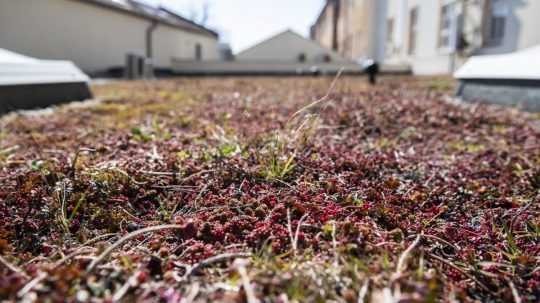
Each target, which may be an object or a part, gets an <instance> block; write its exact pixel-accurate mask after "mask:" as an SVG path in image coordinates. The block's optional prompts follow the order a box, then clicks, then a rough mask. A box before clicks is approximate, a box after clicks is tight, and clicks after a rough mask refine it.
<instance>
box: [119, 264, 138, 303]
mask: <svg viewBox="0 0 540 303" xmlns="http://www.w3.org/2000/svg"><path fill="white" fill-rule="evenodd" d="M140 274H141V272H140V271H136V272H135V273H134V274H133V275H131V277H129V279H127V281H126V283H124V285H122V287H120V289H118V291H117V292H116V293H115V294H114V295H113V297H112V301H113V302H118V301H120V300H122V298H123V297H124V296H125V295H126V293H127V292H128V291H129V290H130V289H131V288H132V287H135V286H137V277H139V275H140Z"/></svg>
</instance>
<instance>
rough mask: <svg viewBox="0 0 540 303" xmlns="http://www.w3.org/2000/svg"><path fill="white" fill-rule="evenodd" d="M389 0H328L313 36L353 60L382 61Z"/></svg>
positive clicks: (312, 29)
mask: <svg viewBox="0 0 540 303" xmlns="http://www.w3.org/2000/svg"><path fill="white" fill-rule="evenodd" d="M386 11H387V0H327V2H326V5H325V6H324V8H323V10H322V11H321V14H320V15H319V17H318V19H317V20H316V22H315V24H314V25H313V26H312V28H311V38H312V39H313V40H315V41H317V42H319V43H320V44H321V45H323V46H325V47H328V48H331V49H333V50H335V51H337V52H338V53H339V54H341V55H343V56H345V57H347V58H349V59H353V60H358V61H361V60H364V59H375V60H376V61H382V60H383V59H384V54H385V37H386V26H387V24H386Z"/></svg>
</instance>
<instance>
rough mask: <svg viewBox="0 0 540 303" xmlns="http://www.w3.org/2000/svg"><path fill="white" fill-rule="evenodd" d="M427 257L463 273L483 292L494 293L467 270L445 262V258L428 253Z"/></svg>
mask: <svg viewBox="0 0 540 303" xmlns="http://www.w3.org/2000/svg"><path fill="white" fill-rule="evenodd" d="M427 255H428V256H429V257H430V258H432V259H435V260H437V261H439V262H441V263H443V264H445V265H447V266H450V267H452V268H453V269H455V270H457V271H459V272H461V273H462V274H464V275H465V276H467V277H468V278H469V279H471V280H473V281H474V282H475V283H476V284H478V286H480V287H481V288H482V289H483V290H485V291H487V292H489V293H492V294H493V292H492V291H491V289H489V287H487V286H486V285H485V284H484V283H482V282H480V280H478V279H477V278H476V277H475V276H473V275H471V274H470V273H468V272H467V271H466V270H464V269H462V268H460V267H459V266H457V265H455V264H454V263H452V262H450V261H448V260H445V259H443V258H441V257H439V256H437V255H434V254H432V253H428V254H427Z"/></svg>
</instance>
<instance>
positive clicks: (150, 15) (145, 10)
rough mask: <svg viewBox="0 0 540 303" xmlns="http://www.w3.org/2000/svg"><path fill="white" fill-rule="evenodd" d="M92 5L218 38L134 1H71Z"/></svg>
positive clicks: (164, 10) (173, 15)
mask: <svg viewBox="0 0 540 303" xmlns="http://www.w3.org/2000/svg"><path fill="white" fill-rule="evenodd" d="M73 1H78V2H83V3H88V4H92V5H97V6H99V7H102V8H107V9H111V10H115V11H117V12H121V13H125V14H129V15H133V16H136V17H140V18H144V19H147V20H150V21H156V22H159V23H162V24H166V25H169V26H172V27H175V28H178V29H181V30H185V31H190V32H193V33H198V34H202V35H206V36H211V37H214V38H217V37H218V33H216V32H215V31H213V30H210V29H208V28H206V27H204V26H202V25H200V24H197V23H195V22H193V21H191V20H188V19H186V18H184V17H182V16H180V15H179V14H178V13H175V12H173V11H171V10H169V9H167V8H164V7H157V8H156V7H153V6H151V5H147V4H144V3H141V2H139V1H136V0H73Z"/></svg>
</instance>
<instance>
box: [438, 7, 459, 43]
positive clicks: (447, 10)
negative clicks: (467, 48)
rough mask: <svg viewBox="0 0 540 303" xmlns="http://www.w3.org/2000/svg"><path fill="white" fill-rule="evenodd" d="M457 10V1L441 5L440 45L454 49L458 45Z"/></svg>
mask: <svg viewBox="0 0 540 303" xmlns="http://www.w3.org/2000/svg"><path fill="white" fill-rule="evenodd" d="M457 22H458V17H457V11H456V3H455V2H454V3H449V4H446V5H443V6H442V7H441V22H440V26H439V27H440V30H439V47H440V48H442V49H446V50H450V51H451V50H453V49H454V48H455V46H456V34H457Z"/></svg>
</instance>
